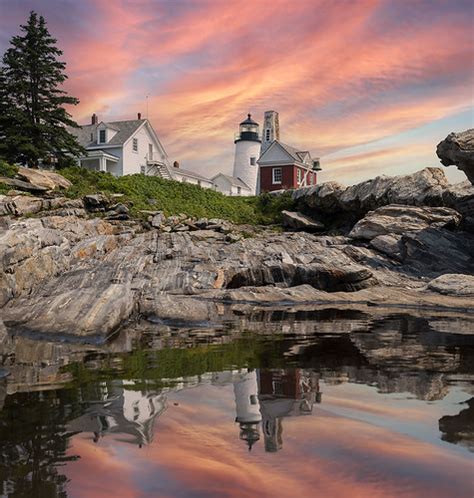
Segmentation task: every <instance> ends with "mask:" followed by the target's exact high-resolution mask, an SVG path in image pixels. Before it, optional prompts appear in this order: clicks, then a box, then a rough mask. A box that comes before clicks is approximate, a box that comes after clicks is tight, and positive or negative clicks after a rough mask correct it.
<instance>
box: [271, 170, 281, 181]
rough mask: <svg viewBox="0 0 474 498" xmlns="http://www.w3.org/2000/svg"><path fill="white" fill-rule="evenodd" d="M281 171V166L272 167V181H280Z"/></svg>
mask: <svg viewBox="0 0 474 498" xmlns="http://www.w3.org/2000/svg"><path fill="white" fill-rule="evenodd" d="M281 178H282V173H281V168H273V169H272V183H281Z"/></svg>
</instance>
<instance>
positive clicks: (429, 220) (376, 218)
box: [349, 204, 461, 240]
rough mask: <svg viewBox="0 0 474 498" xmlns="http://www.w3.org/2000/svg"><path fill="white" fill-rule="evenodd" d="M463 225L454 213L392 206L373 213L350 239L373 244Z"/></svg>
mask: <svg viewBox="0 0 474 498" xmlns="http://www.w3.org/2000/svg"><path fill="white" fill-rule="evenodd" d="M460 221H461V215H460V214H459V213H458V212H457V211H455V210H454V209H450V208H445V207H415V206H402V205H397V204H393V205H389V206H384V207H381V208H378V209H376V210H375V211H370V212H369V213H368V214H367V215H366V216H365V217H364V218H362V219H361V220H360V221H358V222H357V223H356V224H355V226H354V228H353V229H352V230H351V232H350V233H349V237H352V238H354V239H366V240H372V239H373V238H375V237H378V236H380V235H387V234H396V235H402V234H404V233H407V232H415V231H420V230H424V229H425V228H428V227H430V226H436V227H446V226H452V227H455V226H457V225H459V223H460Z"/></svg>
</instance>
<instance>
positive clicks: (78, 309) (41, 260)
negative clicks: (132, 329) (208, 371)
mask: <svg viewBox="0 0 474 498" xmlns="http://www.w3.org/2000/svg"><path fill="white" fill-rule="evenodd" d="M24 177H25V178H28V176H27V175H24ZM36 181H38V183H40V182H39V180H38V179H36ZM51 181H52V180H51ZM58 183H60V182H58ZM60 186H61V187H63V185H60ZM49 187H51V185H48V187H45V188H49ZM472 189H473V187H468V186H466V185H461V186H451V185H449V184H448V182H447V180H446V177H445V175H444V173H443V171H442V170H441V169H439V168H427V169H425V170H422V171H420V172H417V173H414V174H412V175H407V176H405V177H393V178H389V177H378V178H376V179H374V180H371V181H367V182H363V183H361V184H359V185H354V186H352V187H347V188H345V187H343V186H341V185H338V184H335V183H327V184H322V185H318V186H315V187H310V188H306V189H301V190H299V191H296V192H295V193H294V198H295V199H296V201H297V203H298V205H299V207H300V208H301V209H302V210H303V211H305V213H306V214H305V215H301V214H299V213H292V212H285V213H283V214H284V220H285V222H286V224H288V225H289V226H291V229H292V230H295V229H296V230H308V231H311V232H314V231H315V230H318V231H319V230H324V226H325V227H326V229H328V228H330V229H332V228H333V227H334V226H335V225H337V226H339V227H341V228H340V229H341V232H342V233H344V234H345V235H328V234H322V235H317V234H314V233H307V232H306V231H303V232H301V231H300V232H298V233H295V232H292V233H290V232H283V233H279V232H275V231H272V230H270V229H268V228H264V227H260V228H256V227H238V226H234V225H232V224H231V223H229V222H226V221H222V220H207V219H201V220H196V219H190V218H188V217H187V216H186V215H179V216H171V217H166V216H165V215H164V213H162V212H159V211H153V212H152V211H150V212H146V213H143V214H146V215H147V216H148V221H146V222H140V221H133V220H129V213H128V209H127V206H125V205H124V204H121V203H120V202H117V201H119V200H120V198H113V199H111V198H107V197H105V196H102V195H94V196H86V197H85V198H84V199H83V200H74V201H71V200H68V199H66V198H64V197H61V196H57V195H56V196H47V197H33V196H22V195H13V196H10V195H8V196H1V197H0V214H1V215H2V216H1V218H0V220H1V222H0V267H1V269H2V272H1V273H0V283H1V286H0V306H3V310H2V316H3V318H4V321H5V324H6V326H7V328H8V329H9V330H13V329H14V330H16V331H22V332H23V333H26V334H42V335H47V336H49V335H52V334H53V335H54V334H56V335H57V334H60V335H61V336H69V337H73V336H74V337H77V336H79V337H82V338H87V340H88V341H93V340H94V341H95V340H99V341H102V340H104V339H105V338H107V337H108V336H109V335H110V334H112V333H113V332H114V331H115V330H116V329H117V328H119V327H120V326H121V325H123V323H125V322H126V321H127V320H129V319H132V318H133V317H135V316H138V315H140V314H141V315H148V316H154V317H156V318H157V319H161V320H173V319H175V320H184V321H188V322H194V323H197V322H199V321H200V320H203V319H204V320H211V321H216V320H217V321H219V316H218V315H219V312H218V308H216V307H215V305H214V304H213V303H216V302H219V301H220V302H241V303H254V304H255V303H261V304H266V305H268V304H271V305H275V304H276V303H280V304H281V303H300V304H301V303H313V305H315V304H316V303H318V304H322V305H326V306H327V305H329V304H331V305H336V304H337V305H338V306H341V305H344V306H349V307H350V306H359V307H360V306H367V307H370V306H373V305H374V304H376V305H383V306H388V305H390V306H392V305H398V306H400V305H401V306H405V307H411V308H414V307H417V306H422V305H423V306H432V307H444V308H445V309H450V308H456V309H465V310H466V311H469V310H470V309H471V304H470V295H471V285H472V283H471V280H470V279H469V278H468V276H469V275H471V274H472V273H474V258H473V256H474V234H473V233H471V232H470V231H469V230H470V225H469V223H468V221H469V217H470V213H469V212H462V210H459V209H456V207H458V206H459V205H463V204H462V202H465V201H466V199H467V201H469V199H470V198H471V197H472V195H473V190H472ZM461 201H462V202H461ZM464 206H469V202H465V204H464ZM26 214H28V215H34V216H35V217H29V218H24V217H23V216H24V215H26ZM313 218H317V221H312V219H313ZM445 274H450V275H459V277H458V281H459V283H458V284H456V277H450V279H449V282H444V283H443V282H442V281H440V280H439V278H440V277H442V276H443V275H445ZM432 280H433V282H432V283H431V284H430V281H432ZM447 289H448V290H447Z"/></svg>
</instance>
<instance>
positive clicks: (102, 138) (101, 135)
mask: <svg viewBox="0 0 474 498" xmlns="http://www.w3.org/2000/svg"><path fill="white" fill-rule="evenodd" d="M99 143H101V144H105V130H99Z"/></svg>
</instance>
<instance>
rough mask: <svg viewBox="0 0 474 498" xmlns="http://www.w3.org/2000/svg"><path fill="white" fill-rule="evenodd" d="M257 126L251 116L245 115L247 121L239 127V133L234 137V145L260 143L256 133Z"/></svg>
mask: <svg viewBox="0 0 474 498" xmlns="http://www.w3.org/2000/svg"><path fill="white" fill-rule="evenodd" d="M258 128H259V124H258V123H257V122H256V121H254V120H253V119H252V115H251V114H247V119H246V120H245V121H242V122H241V123H240V125H239V133H238V134H237V135H236V137H235V140H234V143H237V142H240V141H244V140H245V141H247V142H260V141H261V140H260V137H259V133H258V131H259V130H258Z"/></svg>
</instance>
